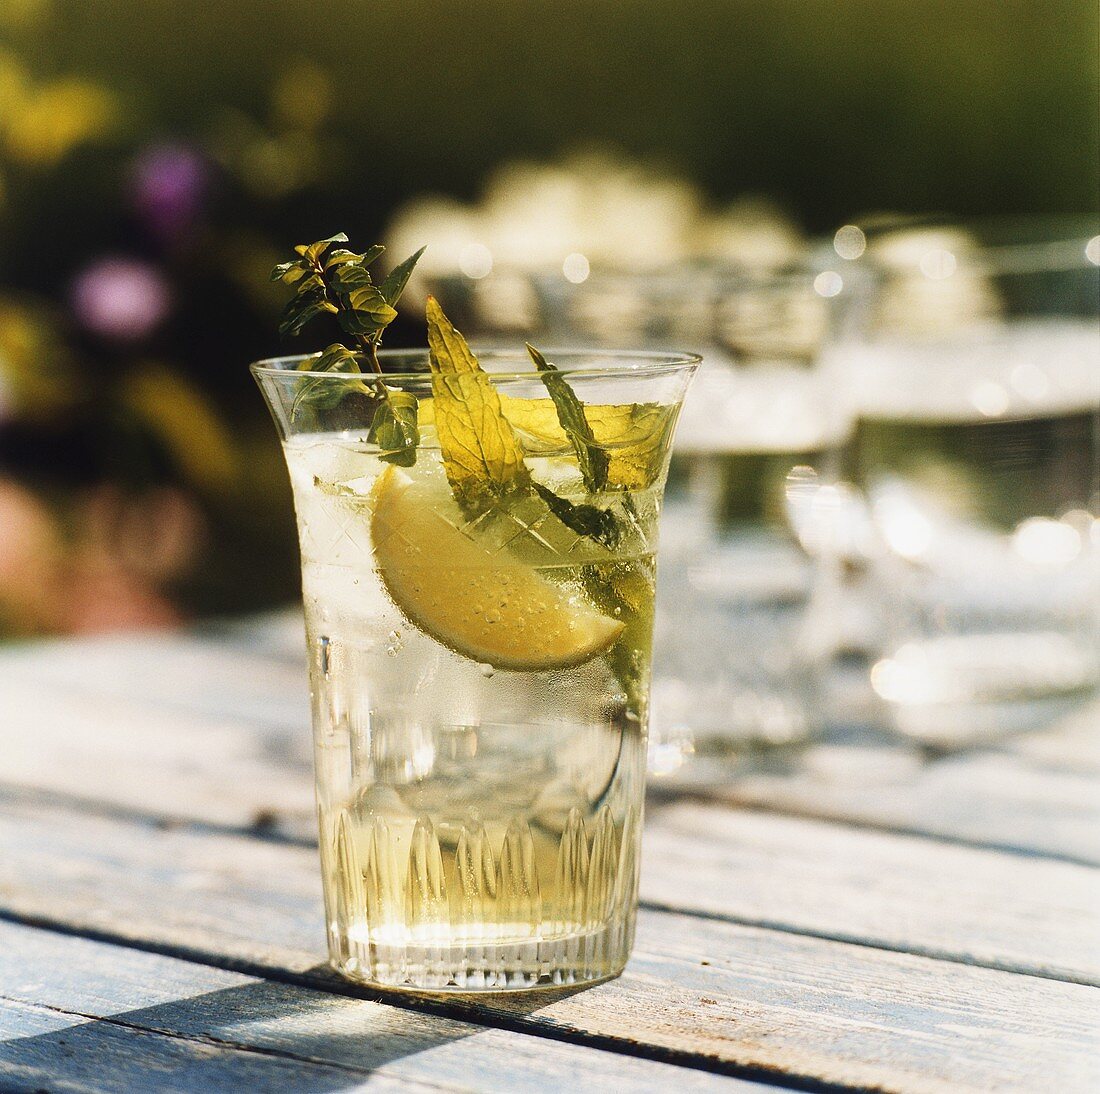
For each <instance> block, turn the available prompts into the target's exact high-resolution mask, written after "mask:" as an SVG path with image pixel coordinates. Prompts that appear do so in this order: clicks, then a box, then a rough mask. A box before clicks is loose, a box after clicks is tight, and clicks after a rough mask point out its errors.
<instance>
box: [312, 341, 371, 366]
mask: <svg viewBox="0 0 1100 1094" xmlns="http://www.w3.org/2000/svg"><path fill="white" fill-rule="evenodd" d="M298 371H299V372H362V371H363V370H362V369H361V368H360V367H359V357H358V355H357V354H356V352H355V351H354V350H350V349H348V347H347V346H343V345H341V344H340V343H339V342H333V343H332V345H331V346H326V347H325V348H324V349H323V350H322V351H321V353H320V354H319V355H318V356H316V357H307V358H306V359H305V360H304V361H303V362H302V363H301V364H300V365H299V366H298Z"/></svg>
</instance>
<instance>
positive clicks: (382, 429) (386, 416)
mask: <svg viewBox="0 0 1100 1094" xmlns="http://www.w3.org/2000/svg"><path fill="white" fill-rule="evenodd" d="M347 242H348V237H347V236H346V235H345V234H344V233H343V232H340V233H338V234H337V235H334V236H330V237H329V238H328V239H321V240H318V241H317V242H316V243H303V244H300V245H299V246H297V247H295V248H294V251H295V253H296V254H297V256H298V257H297V258H295V259H293V260H291V261H290V262H283V263H280V264H279V265H278V266H276V267H275V268H274V269H273V270H272V271H271V280H272V281H281V282H283V283H284V284H286V285H289V286H291V287H292V288H293V289H294V296H293V297H291V299H290V301H289V302H288V303H287V305H286V307H285V308H284V309H283V314H282V317H281V319H280V322H279V333H280V334H282V335H283V336H284V337H285V336H293V335H297V334H299V333H300V332H301V330H302V329H303V328H304V327H305V326H306V324H308V323H309V322H311V321H312V320H313V319H316V318H317V317H318V316H321V315H332V316H335V318H336V321H337V322H338V323H339V324H340V327H341V328H342V329H343V331H344V333H345V334H348V335H350V336H351V337H352V338H354V339H355V341H356V343H357V344H358V347H359V353H357V352H356V351H354V350H352V349H349V348H348V347H347V346H344V345H341V344H340V343H339V342H337V343H334V344H333V345H331V346H329V347H328V348H327V349H326V350H324V351H323V352H322V353H321V354H320V356H319V357H312V358H309V359H307V360H305V361H303V362H302V364H301V365H300V366H299V371H303V372H341V373H348V374H349V375H348V378H347V379H346V380H343V379H341V380H336V379H333V380H329V379H327V378H324V379H322V378H321V377H318V376H311V377H308V378H306V379H304V380H303V381H302V383H301V385H300V386H299V388H298V391H297V392H296V394H295V397H294V402H293V404H292V406H291V413H292V414H296V413H298V412H299V411H300V410H301V409H302V408H303V407H306V406H308V407H310V408H312V409H314V410H331V409H332V408H333V407H335V406H337V405H338V404H339V403H340V402H341V401H342V400H343V399H344V398H345V397H346V396H347V395H350V394H352V393H359V394H365V395H368V396H370V397H371V398H373V399H375V400H376V401H377V403H378V405H377V408H376V409H375V412H374V418H373V420H372V422H371V426H370V430H369V432H368V434H367V439H368V440H369V441H371V442H372V443H374V444H377V445H378V447H379V448H380V449H381V459H383V460H385V461H387V462H388V463H396V464H400V465H401V466H403V467H411V466H412V465H413V464H414V463H415V462H416V446H417V444H419V442H420V431H419V428H418V426H417V414H416V397H415V396H414V395H410V394H409V393H408V392H403V391H399V390H397V389H395V388H390V387H387V386H386V384H385V382H384V381H383V380H381V379H376V380H372V381H371V382H370V383H369V384H368V383H367V382H366V381H364V380H362V379H359V378H358V376H359V375H360V374H361V373H362V369H360V367H359V354H360V353H361V354H362V355H363V356H365V357H366V358H367V361H368V362H369V364H370V367H371V371H372V372H373V373H375V375H376V376H379V377H380V376H381V375H382V365H381V363H380V361H379V360H378V347H379V345H380V344H381V342H382V335H383V333H384V332H385V330H386V328H387V327H388V326H389V325H390V323H392V322H393V321H394V319H396V318H397V310H396V304H397V301H398V300H399V299H400V297H401V294H402V292H404V290H405V286H406V285H407V284H408V283H409V277H410V276H411V275H412V272H413V269H414V268H415V266H416V264H417V262H418V261H419V260H420V256H421V255H422V254H423V253H424V248H423V247H421V248H420V250H419V251H417V252H416V253H415V254H412V255H410V256H409V257H408V258H406V259H405V261H404V262H402V263H400V264H399V265H397V266H395V267H394V268H393V270H391V271H390V273H389V275H388V276H387V277H386V278H385V279H384V280H383V282H382V284H381V285H376V284H375V283H374V280H373V279H372V277H371V275H370V271H369V270H368V269H367V267H368V266H370V264H371V263H372V262H374V261H375V259H377V258H378V257H379V256H380V255H381V254H382V253H383V252H384V251H385V248H384V247H383V246H381V244H375V245H374V246H373V247H369V248H368V249H367V250H366V251H364V252H363V253H362V254H358V253H356V252H355V251H350V250H348V249H347V248H345V247H337V246H335V244H338V243H347Z"/></svg>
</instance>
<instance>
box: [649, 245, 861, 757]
mask: <svg viewBox="0 0 1100 1094" xmlns="http://www.w3.org/2000/svg"><path fill="white" fill-rule="evenodd" d="M852 291H853V286H852V285H850V284H846V283H845V281H844V279H843V278H842V277H841V276H840V275H839V274H837V273H835V272H832V273H828V274H827V275H826V276H823V271H822V270H820V269H815V268H811V267H810V266H808V265H804V266H798V267H796V268H789V269H785V270H781V271H755V272H747V271H746V272H741V273H732V272H728V273H723V274H720V275H716V276H715V277H714V280H713V282H712V288H711V296H710V299H711V302H712V306H711V309H710V331H709V340H708V347H713V348H708V351H707V362H706V364H705V365H704V367H703V369H702V371H701V373H700V376H699V378H698V380H697V382H696V384H695V385H694V386H693V388H692V391H691V392H690V394H689V396H688V398H687V400H686V403H685V407H684V414H683V417H682V420H681V425H680V431H679V433H678V436H677V444H676V449H675V452H674V454H673V459H672V470H671V473H670V484H669V490H668V498H667V506H666V530H667V535H666V540H665V559H666V566H665V567H664V569H663V570H662V587H661V597H660V599H659V604H660V605H662V607H663V608H666V609H667V610H659V613H658V622H657V643H656V644H657V650H658V662H659V664H660V665H661V674H660V676H659V677H658V679H657V681H656V682H655V685H654V718H655V722H656V723H657V724H658V725H659V726H660V727H661V730H660V731H661V732H664V733H666V734H668V735H669V736H670V738H671V740H672V741H673V742H675V741H676V740H678V739H679V738H680V737H681V735H682V734H683V735H687V734H690V738H691V739H692V740H693V747H694V750H695V752H696V754H697V756H706V755H710V756H712V757H715V758H717V759H719V760H723V761H724V760H728V759H731V758H736V757H738V756H743V755H745V754H746V753H748V752H751V751H755V750H758V749H760V748H772V747H776V746H786V745H792V744H796V743H800V742H803V741H806V740H807V739H809V738H811V737H813V736H814V735H815V734H816V733H817V732H818V731H819V730H820V729H821V728H822V725H823V721H824V716H825V709H824V708H825V703H824V698H823V674H824V670H825V668H826V666H827V664H828V661H829V658H830V656H831V653H832V650H833V646H834V642H835V638H836V629H835V621H836V609H837V600H838V597H839V567H838V563H837V559H836V558H835V556H834V554H833V552H832V551H831V549H830V536H829V535H828V534H827V532H828V519H827V518H828V514H827V512H826V510H825V509H823V508H822V505H823V503H826V502H827V500H828V498H829V497H830V494H831V491H832V490H833V489H834V487H833V486H832V485H831V484H832V482H833V481H834V479H835V475H836V472H837V467H838V455H839V452H840V450H841V446H842V445H843V444H844V442H845V440H846V438H847V435H848V431H849V421H848V419H847V418H846V417H845V415H844V412H843V405H842V403H841V402H840V401H839V400H838V399H836V398H835V394H834V383H833V379H832V377H830V376H829V375H828V374H827V373H826V371H825V370H823V369H822V368H821V367H820V364H819V361H820V353H821V350H822V348H823V346H824V345H825V343H826V341H827V339H828V338H829V336H830V330H831V328H832V326H833V324H834V322H835V316H836V314H837V311H838V309H839V308H840V307H841V305H842V304H843V303H845V302H846V300H847V296H848V294H850V293H851V292H852ZM657 759H658V758H657V757H655V760H657ZM671 759H672V762H673V763H675V756H674V755H672V757H671ZM705 770H706V765H703V766H702V767H701V768H700V771H705Z"/></svg>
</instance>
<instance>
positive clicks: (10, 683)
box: [0, 674, 315, 834]
mask: <svg viewBox="0 0 1100 1094" xmlns="http://www.w3.org/2000/svg"><path fill="white" fill-rule="evenodd" d="M190 686H191V687H195V686H196V684H195V682H194V681H192V682H191V685H190ZM0 710H2V725H3V728H4V731H5V732H4V747H3V749H2V750H0V781H3V782H6V783H9V784H13V785H17V786H25V787H35V788H41V789H45V790H49V791H53V792H57V793H63V794H69V795H72V796H73V797H76V798H86V799H92V800H98V801H101V802H106V803H111V804H113V805H117V806H121V807H123V808H127V809H138V810H155V811H156V812H157V813H159V814H161V815H163V816H169V817H182V818H187V819H195V820H202V821H209V822H213V823H218V824H228V825H237V826H242V827H247V826H249V825H252V824H254V823H255V822H256V821H257V820H262V821H265V822H270V821H271V820H276V821H279V822H281V823H282V825H283V827H284V828H286V829H287V830H291V831H294V832H295V833H298V834H307V833H312V832H313V831H314V826H315V820H314V803H313V777H312V757H311V751H312V749H311V742H310V738H309V734H308V730H303V731H301V732H299V733H298V734H296V735H292V734H289V733H286V732H283V731H279V730H261V729H259V728H257V727H256V726H255V725H248V724H245V723H242V722H240V721H237V720H234V718H233V717H232V716H230V715H226V716H214V715H207V714H200V713H195V712H190V711H185V710H177V709H175V708H173V707H167V706H153V705H150V704H148V703H142V702H139V701H136V700H133V699H128V698H122V697H118V696H113V695H110V694H99V695H94V696H91V695H89V694H88V693H87V692H86V691H80V692H73V691H71V690H69V689H67V688H64V687H50V686H45V685H43V684H42V683H40V682H37V681H31V680H26V679H22V678H20V677H19V676H18V675H14V674H9V675H6V676H4V677H3V680H2V683H0Z"/></svg>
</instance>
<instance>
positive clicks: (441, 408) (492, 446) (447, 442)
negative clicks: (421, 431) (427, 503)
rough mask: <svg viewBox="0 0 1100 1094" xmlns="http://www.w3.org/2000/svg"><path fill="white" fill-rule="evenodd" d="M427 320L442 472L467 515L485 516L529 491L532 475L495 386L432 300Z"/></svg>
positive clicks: (464, 341)
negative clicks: (504, 500) (500, 501)
mask: <svg viewBox="0 0 1100 1094" xmlns="http://www.w3.org/2000/svg"><path fill="white" fill-rule="evenodd" d="M427 319H428V349H429V355H428V360H429V364H430V366H431V370H432V397H433V403H434V409H435V425H436V430H437V432H438V433H439V447H440V449H441V450H442V453H443V466H444V470H445V471H446V472H447V479H448V481H449V482H450V484H451V490H452V491H453V493H454V496H455V500H456V501H457V502H458V503H459V505H460V506H462V508H463V509H465V510H466V511H467V512H474V513H478V512H484V511H485V510H486V509H488V508H490V507H491V506H492V505H493V503H494V502H495V501H496V500H497V499H499V498H502V497H505V496H506V495H508V494H510V493H512V492H513V491H516V490H520V489H524V490H525V489H526V488H527V487H528V486H529V485H530V481H531V476H530V474H529V472H528V470H527V465H526V464H525V463H524V462H523V450H522V449H521V448H520V445H519V441H518V440H517V439H516V435H515V433H514V432H513V431H512V426H511V423H510V422H509V421H508V419H507V418H506V417H505V416H504V412H503V411H502V410H501V405H500V396H499V395H498V393H497V390H496V388H494V387H493V383H492V381H491V380H490V379H489V377H488V375H487V374H486V373H485V372H484V370H483V369H482V367H481V365H480V364H478V360H477V358H476V357H475V356H474V355H473V353H472V352H471V351H470V347H469V345H468V344H467V342H466V339H465V338H463V337H462V335H461V334H459V332H458V331H457V330H455V327H454V324H453V323H452V322H451V321H450V320H449V319H448V318H447V317H446V315H444V314H443V309H442V308H441V307H440V306H439V304H438V302H437V301H436V299H435V297H432V296H429V297H428V304H427Z"/></svg>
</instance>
